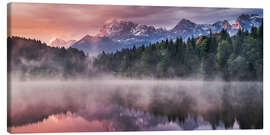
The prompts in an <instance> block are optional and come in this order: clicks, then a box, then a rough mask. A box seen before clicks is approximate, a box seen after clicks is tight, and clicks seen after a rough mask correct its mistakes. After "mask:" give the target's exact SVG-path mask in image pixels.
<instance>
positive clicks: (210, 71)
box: [94, 25, 263, 80]
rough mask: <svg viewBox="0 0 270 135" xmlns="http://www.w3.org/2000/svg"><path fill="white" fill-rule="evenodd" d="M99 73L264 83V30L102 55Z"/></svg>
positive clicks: (221, 34)
mask: <svg viewBox="0 0 270 135" xmlns="http://www.w3.org/2000/svg"><path fill="white" fill-rule="evenodd" d="M94 65H95V66H96V67H98V69H99V70H102V71H106V72H111V73H114V74H116V75H120V76H128V77H149V76H150V77H157V78H174V77H181V78H186V77H187V78H188V77H192V78H193V77H199V78H204V79H209V80H211V79H217V77H218V78H220V79H225V80H262V79H263V26H262V25H261V26H260V27H252V28H251V30H250V31H247V30H241V29H239V30H238V32H237V34H236V35H234V36H232V37H231V36H230V35H229V33H228V32H227V31H226V30H224V29H223V30H222V31H221V32H219V33H215V34H212V32H210V34H208V35H207V36H199V37H198V38H189V39H188V40H187V41H186V42H184V41H183V40H182V38H177V39H176V40H172V39H167V40H165V41H164V40H162V41H161V42H157V43H154V44H149V45H141V46H139V47H136V46H134V47H133V48H126V49H122V50H120V51H116V52H114V53H105V52H102V53H101V54H100V55H99V56H98V57H97V58H96V59H95V61H94Z"/></svg>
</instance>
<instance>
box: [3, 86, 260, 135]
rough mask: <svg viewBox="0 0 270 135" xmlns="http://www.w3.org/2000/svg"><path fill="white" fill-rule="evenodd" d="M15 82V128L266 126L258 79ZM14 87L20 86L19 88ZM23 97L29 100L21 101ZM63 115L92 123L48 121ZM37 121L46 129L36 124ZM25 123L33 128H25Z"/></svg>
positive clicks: (12, 118)
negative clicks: (243, 80)
mask: <svg viewBox="0 0 270 135" xmlns="http://www.w3.org/2000/svg"><path fill="white" fill-rule="evenodd" d="M32 83H33V82H31V83H30V84H32ZM49 83H51V82H49ZM12 85H13V86H14V87H12V88H13V89H11V90H12V92H11V96H13V98H12V99H11V101H12V102H11V103H10V106H9V108H8V109H9V115H8V125H9V128H8V129H9V131H11V132H20V131H21V132H23V131H24V132H34V131H35V132H64V131H67V132H68V131H73V132H74V131H142V130H143V131H147V130H150V131H152V130H158V131H159V130H200V129H238V128H240V129H253V128H255V129H262V128H263V90H262V83H260V82H258V83H256V82H252V83H251V82H231V83H224V82H178V81H158V82H155V81H150V82H147V83H144V82H143V81H131V82H128V83H114V82H104V81H103V82H100V83H96V82H91V81H90V82H89V81H88V82H83V83H82V82H80V83H77V84H76V83H70V82H68V83H67V82H62V83H59V82H58V83H51V84H50V85H48V82H46V83H39V84H38V85H37V84H35V85H34V84H33V85H29V84H27V83H22V84H12ZM45 86H46V87H45ZM48 86H49V87H48ZM78 86H79V87H78ZM89 86H91V87H89ZM15 88H20V92H18V91H16V89H15ZM37 88H39V89H38V90H37ZM22 93H23V94H22ZM30 95H35V96H30ZM20 101H24V102H25V103H24V105H21V107H19V106H20V104H21V102H20ZM67 112H68V113H67ZM66 114H72V116H73V117H68V116H70V115H67V116H66ZM59 115H61V118H62V119H57V120H58V121H65V118H69V119H70V120H71V123H73V122H74V123H76V124H77V125H81V126H80V127H85V126H84V124H86V123H87V122H89V123H92V124H89V123H88V125H91V126H88V127H86V128H78V127H76V126H73V125H72V124H71V123H70V124H68V122H58V123H55V124H58V126H57V125H56V126H54V127H61V128H55V129H54V130H52V129H50V128H49V127H48V126H46V123H47V124H49V122H50V121H52V120H51V119H52V118H59V117H58V116H59ZM55 116H57V117H55ZM36 124H39V125H40V126H41V127H43V128H40V129H43V130H37V128H35V127H36V126H35V125H36ZM59 124H60V125H61V126H59ZM42 125H43V126H42ZM27 127H28V129H32V130H22V129H27ZM44 127H47V128H44ZM35 129H36V130H35Z"/></svg>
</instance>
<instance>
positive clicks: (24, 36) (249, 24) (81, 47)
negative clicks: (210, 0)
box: [7, 3, 264, 133]
mask: <svg viewBox="0 0 270 135" xmlns="http://www.w3.org/2000/svg"><path fill="white" fill-rule="evenodd" d="M8 12H9V13H8V20H9V21H8V31H9V33H8V38H7V54H8V55H7V60H8V62H7V75H8V76H7V77H8V79H7V80H8V92H7V93H8V95H7V97H8V108H7V109H8V114H7V129H8V132H10V133H48V132H113V131H117V132H119V131H180V130H216V129H217V130H234V129H237V130H241V129H263V127H264V125H263V122H264V119H263V116H264V114H263V109H264V108H263V91H264V90H263V65H264V64H263V61H264V60H263V48H264V45H263V43H264V42H263V37H264V36H263V33H264V32H263V31H264V28H263V10H262V9H247V8H245V9H241V8H199V7H196V8H195V7H192V8H191V7H165V6H123V5H122V6H119V5H78V4H76V5H72V4H42V3H11V4H9V10H8Z"/></svg>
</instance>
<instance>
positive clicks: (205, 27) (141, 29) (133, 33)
mask: <svg viewBox="0 0 270 135" xmlns="http://www.w3.org/2000/svg"><path fill="white" fill-rule="evenodd" d="M262 21H263V18H262V17H260V16H259V15H257V14H242V15H240V16H238V17H237V18H236V19H235V22H234V23H233V24H230V23H229V22H228V21H227V20H222V21H217V22H215V23H213V24H197V23H195V22H192V21H190V20H188V19H181V20H180V21H179V22H178V23H177V24H176V25H175V27H173V28H172V29H170V30H166V29H162V28H156V27H154V26H150V25H143V24H137V23H134V22H131V21H124V20H113V21H110V22H106V23H105V24H104V25H103V26H102V27H101V29H100V31H99V33H98V34H97V35H96V36H90V35H86V36H84V37H83V38H82V39H80V40H78V41H76V42H75V41H73V40H72V41H73V42H69V41H68V42H63V41H62V40H60V39H56V41H52V42H51V44H50V45H51V46H61V47H62V46H63V47H69V46H70V47H72V48H77V49H79V50H82V51H84V52H85V53H88V54H89V55H97V54H98V53H100V52H101V51H105V52H114V51H116V50H119V49H121V48H130V47H132V46H134V45H135V46H140V45H142V44H145V45H147V44H149V43H154V42H157V41H161V40H165V39H166V38H169V39H176V38H177V37H182V38H183V39H184V40H187V39H188V38H190V37H192V36H193V37H198V36H200V35H207V34H209V32H210V30H211V31H212V32H213V33H217V32H220V31H221V30H222V29H226V30H227V31H228V32H229V34H230V35H234V34H236V32H237V31H238V30H239V29H246V30H249V31H250V29H251V27H252V26H256V27H258V26H259V25H261V23H262ZM64 43H66V44H64ZM70 43H72V44H70Z"/></svg>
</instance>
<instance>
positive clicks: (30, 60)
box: [7, 37, 87, 78]
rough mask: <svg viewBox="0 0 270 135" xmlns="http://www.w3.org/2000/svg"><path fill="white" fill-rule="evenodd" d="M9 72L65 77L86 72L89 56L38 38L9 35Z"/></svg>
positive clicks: (23, 74)
mask: <svg viewBox="0 0 270 135" xmlns="http://www.w3.org/2000/svg"><path fill="white" fill-rule="evenodd" d="M7 44H8V73H14V74H15V73H17V74H18V75H20V76H21V77H22V78H24V77H26V76H28V75H31V76H35V75H36V76H40V77H55V76H59V77H65V76H74V75H79V74H85V72H86V65H87V63H86V59H87V57H86V56H85V54H84V53H83V52H82V51H79V50H77V49H74V48H69V49H65V48H54V47H49V46H47V45H46V44H45V43H41V42H40V41H37V40H32V39H26V38H21V37H8V39H7Z"/></svg>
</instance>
